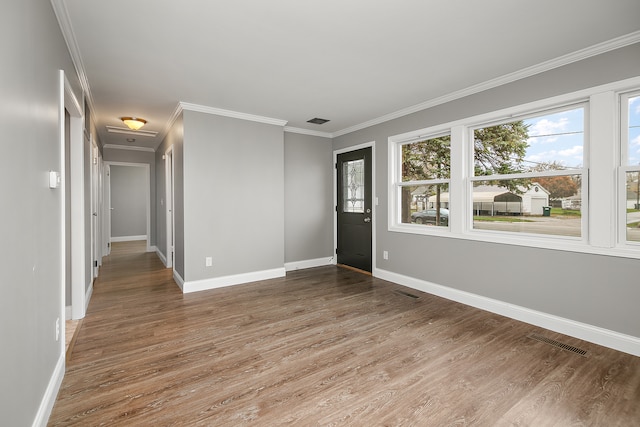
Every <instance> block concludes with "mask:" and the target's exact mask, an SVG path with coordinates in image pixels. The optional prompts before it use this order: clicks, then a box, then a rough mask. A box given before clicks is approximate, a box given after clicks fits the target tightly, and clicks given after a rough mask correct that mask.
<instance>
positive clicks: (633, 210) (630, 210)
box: [627, 208, 640, 213]
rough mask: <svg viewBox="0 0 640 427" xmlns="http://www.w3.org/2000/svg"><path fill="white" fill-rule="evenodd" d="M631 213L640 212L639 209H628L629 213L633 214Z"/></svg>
mask: <svg viewBox="0 0 640 427" xmlns="http://www.w3.org/2000/svg"><path fill="white" fill-rule="evenodd" d="M631 212H640V210H638V209H628V208H627V213H631Z"/></svg>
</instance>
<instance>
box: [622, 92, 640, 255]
mask: <svg viewBox="0 0 640 427" xmlns="http://www.w3.org/2000/svg"><path fill="white" fill-rule="evenodd" d="M638 96H640V89H636V90H633V91H629V92H624V93H620V94H619V104H618V105H619V117H620V138H619V139H620V167H619V173H618V177H619V178H618V200H619V202H618V224H619V226H618V244H619V245H620V246H621V247H623V248H627V249H630V250H634V249H635V250H638V249H640V242H636V241H632V240H631V241H629V240H627V179H626V177H627V173H630V172H639V173H640V165H629V122H628V120H629V111H628V109H629V99H630V98H634V97H638Z"/></svg>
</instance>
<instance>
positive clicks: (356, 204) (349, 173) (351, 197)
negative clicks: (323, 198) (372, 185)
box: [342, 159, 365, 213]
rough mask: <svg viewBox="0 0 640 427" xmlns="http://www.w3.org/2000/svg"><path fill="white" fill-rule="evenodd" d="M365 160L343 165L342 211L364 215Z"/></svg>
mask: <svg viewBox="0 0 640 427" xmlns="http://www.w3.org/2000/svg"><path fill="white" fill-rule="evenodd" d="M364 172H365V171H364V159H358V160H351V161H348V162H344V163H343V165H342V183H343V184H342V211H343V212H353V213H364Z"/></svg>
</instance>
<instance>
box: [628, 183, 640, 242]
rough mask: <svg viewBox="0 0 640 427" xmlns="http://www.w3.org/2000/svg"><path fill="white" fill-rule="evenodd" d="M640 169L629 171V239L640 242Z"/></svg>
mask: <svg viewBox="0 0 640 427" xmlns="http://www.w3.org/2000/svg"><path fill="white" fill-rule="evenodd" d="M639 186H640V171H636V172H628V173H627V205H626V206H627V241H632V242H640V188H639Z"/></svg>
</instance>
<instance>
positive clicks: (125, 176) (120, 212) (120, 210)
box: [110, 165, 149, 237]
mask: <svg viewBox="0 0 640 427" xmlns="http://www.w3.org/2000/svg"><path fill="white" fill-rule="evenodd" d="M110 178H111V179H110V182H111V237H126V236H142V235H146V234H147V191H148V189H149V187H148V186H149V184H148V180H149V176H148V172H147V169H146V168H144V167H140V166H118V165H111V176H110Z"/></svg>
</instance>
